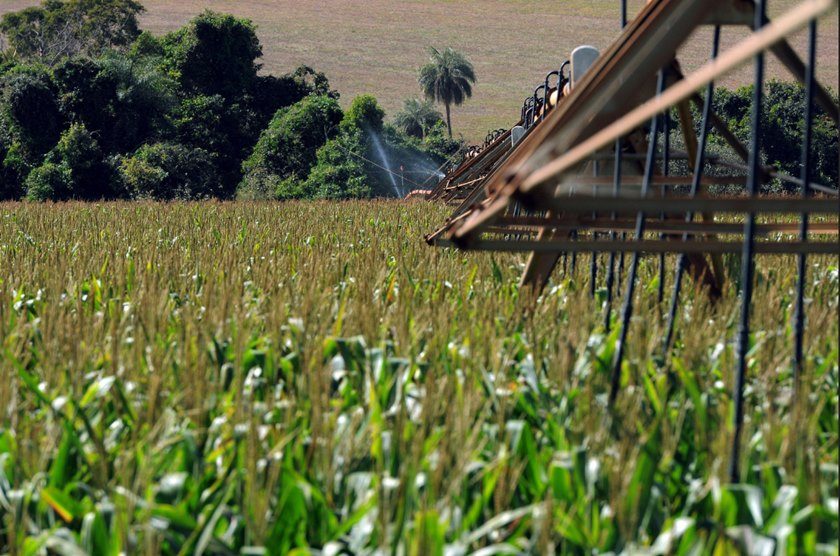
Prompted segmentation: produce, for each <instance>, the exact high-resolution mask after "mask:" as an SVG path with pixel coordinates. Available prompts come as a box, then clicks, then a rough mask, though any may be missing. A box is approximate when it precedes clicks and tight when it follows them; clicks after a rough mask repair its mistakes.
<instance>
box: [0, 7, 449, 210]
mask: <svg viewBox="0 0 840 556" xmlns="http://www.w3.org/2000/svg"><path fill="white" fill-rule="evenodd" d="M142 9H143V8H142V6H141V5H140V4H138V3H136V2H134V1H131V0H70V1H68V2H56V1H53V0H50V1H48V2H45V3H44V4H43V6H41V7H37V8H29V9H26V10H23V11H21V12H15V13H10V14H7V15H6V16H5V17H4V18H3V20H2V24H0V31H2V33H3V37H4V43H3V46H4V49H3V56H2V58H0V60H2V64H1V65H0V93H1V94H0V114H1V115H0V180H2V181H1V182H0V198H5V199H15V198H22V197H27V198H29V199H33V200H42V199H53V200H64V199H115V198H154V199H200V198H208V197H219V198H234V197H240V198H280V199H285V198H300V197H317V198H350V197H352V198H365V197H380V196H395V195H403V194H405V193H406V192H407V190H409V189H412V188H413V186H412V184H413V183H416V181H417V180H418V177H419V179H427V178H430V177H433V176H434V175H435V171H436V169H437V167H438V166H439V165H440V164H441V163H442V162H443V161H444V160H445V158H446V157H447V156H449V155H451V154H452V153H454V152H455V151H457V149H458V148H459V143H458V142H456V141H452V140H449V139H448V138H446V135H445V125H444V124H443V122H442V120H440V119H439V118H438V120H437V122H435V123H436V125H434V126H432V127H431V128H430V129H428V130H425V129H424V130H422V134H421V133H416V134H415V136H412V135H410V134H408V133H404V132H402V131H400V130H398V129H397V128H396V127H394V126H392V125H388V124H386V123H385V121H384V116H385V114H384V112H383V110H382V109H381V108H380V107H379V106H378V105H377V103H376V100H375V99H374V98H373V97H371V96H361V97H358V98H356V99H354V100H353V102H352V103H351V105H350V106H349V108H348V109H347V110H346V111H343V110H342V109H341V107H340V106H339V103H338V98H339V94H338V92H336V91H334V90H332V89H331V88H330V84H329V81H328V79H327V77H326V76H324V75H323V74H321V73H319V72H317V71H315V70H313V69H311V68H309V67H305V66H303V67H299V68H297V69H295V70H294V71H291V72H290V73H288V74H286V75H281V76H272V75H263V74H261V72H260V65H259V63H258V60H259V58H260V56H261V55H262V50H261V46H260V42H259V40H258V38H257V35H256V32H255V26H254V24H253V23H251V22H250V21H247V20H244V19H239V18H236V17H233V16H231V15H223V14H218V13H212V12H205V13H203V14H201V15H199V16H198V17H196V18H195V19H193V20H192V21H190V22H189V23H188V24H187V25H186V26H184V27H183V28H181V29H178V30H177V31H174V32H172V33H169V34H167V35H165V36H162V37H155V36H152V35H151V34H150V33H147V32H141V30H140V29H139V26H138V23H137V16H138V15H139V14H140V13H141V12H142ZM384 167H390V168H393V169H394V171H395V172H400V170H399V168H400V167H402V168H403V170H402V172H401V176H400V177H401V178H402V179H401V180H399V179H398V178H396V177H394V174H392V173H389V172H387V171H385V170H383V168H384Z"/></svg>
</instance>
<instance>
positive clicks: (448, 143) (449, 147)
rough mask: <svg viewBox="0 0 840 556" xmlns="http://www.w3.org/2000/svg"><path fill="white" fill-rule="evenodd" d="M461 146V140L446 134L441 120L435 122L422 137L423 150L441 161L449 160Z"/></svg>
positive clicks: (462, 144) (444, 125)
mask: <svg viewBox="0 0 840 556" xmlns="http://www.w3.org/2000/svg"><path fill="white" fill-rule="evenodd" d="M463 146H464V142H463V141H458V140H455V139H452V138H451V137H449V136H448V135H447V130H446V124H445V123H443V122H438V123H436V124H435V125H434V126H433V127H432V128H431V129H429V130H428V131H427V133H426V136H425V137H424V138H423V150H424V151H425V152H426V153H428V154H429V155H430V156H431V157H432V158H433V159H435V160H436V161H438V162H441V163H443V161H445V160H449V158H450V157H452V156H454V155H455V154H456V153H457V152H458V151H459V150H461V148H462V147H463Z"/></svg>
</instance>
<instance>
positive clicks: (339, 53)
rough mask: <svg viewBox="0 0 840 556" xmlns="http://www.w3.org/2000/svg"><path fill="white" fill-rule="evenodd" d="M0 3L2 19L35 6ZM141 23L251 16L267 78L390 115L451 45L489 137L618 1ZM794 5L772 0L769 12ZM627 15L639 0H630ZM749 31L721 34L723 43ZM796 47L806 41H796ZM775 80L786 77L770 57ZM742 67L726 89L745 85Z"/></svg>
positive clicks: (323, 6) (184, 3)
mask: <svg viewBox="0 0 840 556" xmlns="http://www.w3.org/2000/svg"><path fill="white" fill-rule="evenodd" d="M35 3H36V1H35V0H0V14H2V13H3V12H7V11H11V10H15V9H19V8H21V7H23V6H26V5H32V4H35ZM144 3H145V5H146V7H147V8H148V12H147V13H146V14H145V16H144V18H143V24H144V26H145V27H146V28H148V29H151V30H152V31H154V32H156V33H163V32H166V31H169V30H172V29H174V28H176V27H178V26H180V25H182V24H183V23H184V22H185V21H187V20H188V19H189V18H190V17H192V16H193V15H195V14H196V13H198V12H200V11H201V10H204V9H211V10H216V11H223V12H231V13H234V14H236V15H239V16H243V17H248V18H250V19H252V20H253V21H254V22H256V24H257V25H258V32H259V36H260V39H261V40H262V43H263V50H264V60H263V63H264V67H265V71H268V72H273V73H282V72H286V71H289V70H290V69H292V68H294V67H296V66H297V65H299V64H307V65H310V66H312V67H314V68H316V69H318V70H319V71H323V72H325V73H326V74H327V75H328V76H329V78H330V80H331V82H332V83H333V85H334V86H335V87H336V88H338V90H339V91H340V92H341V93H342V99H343V102H344V103H345V104H347V103H349V102H350V100H351V99H352V98H353V97H354V96H355V95H357V94H360V93H372V94H374V95H375V96H376V97H377V98H378V99H379V100H380V101H381V103H382V104H383V106H384V107H385V108H386V110H387V111H388V112H389V114H393V113H394V112H395V111H396V110H397V109H399V107H400V106H401V105H402V102H403V99H405V98H408V97H412V96H419V90H418V86H417V82H416V73H417V68H418V67H419V66H420V65H421V64H422V63H424V62H425V60H426V57H427V54H426V49H427V48H428V47H429V46H437V47H445V46H452V47H454V48H456V49H459V50H462V51H463V52H465V53H466V54H467V55H468V56H469V57H470V58H471V59H472V61H473V62H474V64H475V66H476V72H477V74H478V78H479V82H478V84H477V86H476V89H475V95H474V97H473V98H472V100H470V101H468V102H467V103H466V104H465V105H464V106H462V107H459V108H456V109H455V110H454V112H453V124H454V126H455V130H456V133H460V134H463V135H464V136H465V137H466V138H467V139H470V140H477V139H479V138H483V136H484V134H485V133H486V131H487V130H489V129H493V128H497V127H503V126H509V125H510V124H511V122H512V121H513V120H514V119H515V118H516V117H517V115H518V110H519V106H521V102H522V99H523V98H524V97H525V96H526V95H527V94H529V92H531V91H533V88H534V86H535V85H536V84H537V83H538V82H539V81H540V80H541V79H542V78H543V76H544V75H545V73H546V72H547V71H548V70H550V69H553V68H556V67H557V66H558V65H559V64H560V63H561V62H562V61H563V60H564V59H565V58H566V57H567V55H568V53H569V51H570V50H571V49H572V48H574V47H575V46H577V45H579V44H592V45H594V46H596V47H599V48H604V47H606V46H607V45H609V44H610V42H611V41H613V40H614V39H615V38H616V36H617V35H618V31H619V29H618V27H619V25H618V1H617V0H563V1H561V0H521V1H512V0H457V1H455V0H404V1H394V0H239V1H233V0H177V1H175V0H145V2H144ZM795 3H796V0H775V1H771V2H770V15H771V17H772V16H773V15H774V14H778V13H780V12H783V11H784V10H785V9H786V8H788V7H790V6H791V5H794V4H795ZM630 4H631V10H630V15H631V17H632V15H633V14H634V13H635V12H636V11H637V10H638V9H639V7H640V6H641V5H642V2H641V0H631V2H630ZM744 34H745V30H743V29H741V28H728V29H725V30H724V33H723V47H724V48H727V47H729V46H732V45H733V44H734V43H735V42H737V40H738V39H739V38H740V37H743V36H744ZM710 35H711V31H710V30H704V31H703V32H702V33H700V34H698V35H697V36H695V37H692V38H691V40H690V41H689V42H688V43H687V45H686V47H685V48H684V51H683V52H682V53H681V60H682V62H683V66H684V67H685V68H686V69H692V68H696V67H697V66H698V65H699V64H701V63H702V62H703V61H704V60H705V59H706V58H707V56H708V51H709V37H710ZM820 41H821V42H820V45H819V48H820V50H819V63H820V65H821V70H820V78H821V79H822V80H823V82H824V83H826V84H827V85H830V86H831V87H832V88H833V89H835V90H837V88H838V87H837V83H838V22H837V12H836V11H835V12H834V13H833V14H831V15H829V16H828V17H826V18H825V19H824V21H823V22H822V27H821V35H820ZM794 43H795V46H796V47H797V50H799V51H800V52H801V51H802V46H803V43H804V37H803V36H799V37H797V38H796V40H795V41H794ZM768 72H769V75H770V77H775V78H781V79H786V78H788V74H787V73H786V72H785V70H784V69H783V68H782V67H781V66H780V65H779V64H777V63H775V61H772V62H771V63H770V64H769V65H768ZM750 75H751V72H750V70H749V68H744V69H742V70H741V71H740V72H738V73H736V74H734V75H732V76H730V77H729V78H727V79H726V80H725V81H724V82H723V84H725V85H727V86H737V85H740V84H743V83H746V82H748V81H749V79H750Z"/></svg>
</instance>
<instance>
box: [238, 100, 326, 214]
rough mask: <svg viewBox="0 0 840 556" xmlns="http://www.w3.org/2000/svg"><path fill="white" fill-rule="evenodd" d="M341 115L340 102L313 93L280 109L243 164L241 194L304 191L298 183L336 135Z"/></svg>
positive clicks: (280, 195) (256, 195)
mask: <svg viewBox="0 0 840 556" xmlns="http://www.w3.org/2000/svg"><path fill="white" fill-rule="evenodd" d="M341 119H342V113H341V107H340V106H339V105H338V102H337V101H336V100H335V99H333V98H330V97H327V96H315V95H311V96H308V97H306V98H305V99H303V100H302V101H300V102H298V103H297V104H295V105H293V106H291V107H289V108H284V109H282V110H280V111H278V112H277V114H276V115H275V116H274V119H272V121H271V123H270V124H269V125H268V128H267V129H266V130H265V131H263V133H262V135H260V138H259V141H257V144H256V146H255V147H254V152H253V153H252V154H251V156H250V157H249V158H248V159H247V160H246V161H245V163H244V164H243V173H244V176H245V177H244V179H243V180H242V183H241V184H240V186H239V195H240V196H241V197H248V198H266V197H273V198H280V199H288V198H294V197H298V196H300V195H301V194H303V191H302V189H301V188H300V187H299V186H298V183H299V182H303V181H304V180H305V179H306V176H307V175H308V174H309V170H310V169H311V168H312V166H313V165H314V164H315V160H316V152H317V150H318V149H319V148H320V147H321V146H322V145H323V144H324V143H325V142H326V140H327V139H328V137H331V136H334V135H335V132H336V126H337V125H338V124H339V122H340V121H341Z"/></svg>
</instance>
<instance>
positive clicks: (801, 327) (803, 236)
mask: <svg viewBox="0 0 840 556" xmlns="http://www.w3.org/2000/svg"><path fill="white" fill-rule="evenodd" d="M816 51H817V21H816V20H813V21H811V24H810V25H809V27H808V65H807V66H806V68H805V127H804V129H803V130H802V190H801V191H802V197H803V198H807V197H808V195H809V194H810V190H809V189H810V188H809V187H808V183H809V182H810V179H811V125H812V124H813V121H814V88H815V82H816V80H815V78H814V74H815V71H816V62H817V59H816ZM799 239H800V240H801V241H803V242H804V241H808V213H807V212H803V213H802V215H801V220H800V228H799ZM797 275H798V278H797V281H796V313H795V316H794V326H793V330H794V344H793V346H794V347H793V382H794V392H796V393H797V395H798V392H799V389H800V384H799V381H800V379H801V377H802V367H803V363H804V361H803V353H802V342H803V339H804V335H805V302H804V296H805V277H806V266H805V254H804V253H803V254H801V255H799V258H798V260H797Z"/></svg>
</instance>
